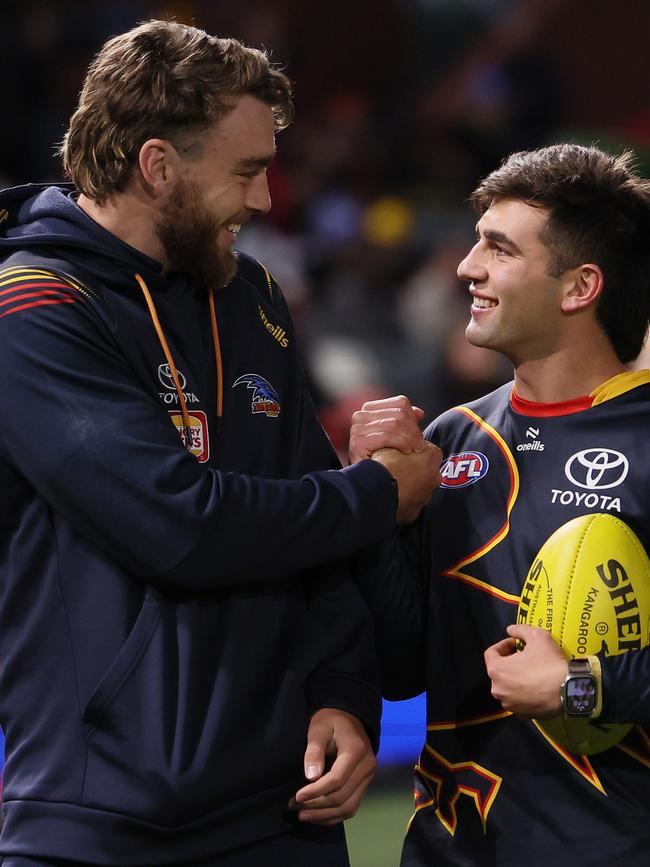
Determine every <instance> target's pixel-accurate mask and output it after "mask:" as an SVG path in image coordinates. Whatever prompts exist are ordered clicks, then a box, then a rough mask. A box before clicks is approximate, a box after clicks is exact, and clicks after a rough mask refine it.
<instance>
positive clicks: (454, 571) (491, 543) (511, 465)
mask: <svg viewBox="0 0 650 867" xmlns="http://www.w3.org/2000/svg"><path fill="white" fill-rule="evenodd" d="M455 411H456V412H462V413H463V414H464V415H466V416H467V417H468V418H469V419H470V420H471V421H473V422H474V424H475V425H477V426H478V427H480V428H481V430H483V431H485V433H486V434H487V435H488V436H489V437H491V438H492V439H493V440H494V442H495V443H496V444H497V446H498V448H499V450H500V451H501V452H502V453H503V456H504V458H505V459H506V464H507V465H508V470H509V472H510V490H509V492H508V501H507V504H506V518H505V522H504V524H503V526H502V527H501V529H500V530H499V531H498V533H496V534H495V535H494V536H493V537H492V538H491V539H489V540H488V541H487V542H486V543H485V544H484V545H481V547H480V548H479V549H478V550H477V551H474V552H472V553H471V554H469V555H468V556H467V557H464V558H463V559H462V560H460V561H459V562H458V563H455V564H454V565H453V566H452V567H451V568H450V569H446V570H445V571H444V572H443V573H442V574H443V575H446V576H447V577H448V578H456V579H458V580H459V581H464V582H465V583H467V584H471V585H472V586H473V587H476V588H477V589H478V590H483V591H485V592H486V593H489V594H490V595H492V596H496V597H497V598H498V599H502V600H503V601H504V602H511V603H512V604H513V605H519V596H518V595H515V594H513V593H506V591H505V590H500V589H499V588H498V587H493V586H492V585H491V584H488V583H487V581H481V580H480V579H479V578H474V577H473V576H472V575H468V574H467V573H466V572H462V571H461V570H462V569H464V568H465V567H466V566H469V565H470V563H474V562H476V560H480V558H481V557H483V556H484V555H485V554H487V552H488V551H491V550H492V549H493V548H495V547H496V546H497V545H498V544H499V542H502V541H503V539H505V537H506V536H507V535H508V533H509V532H510V513H511V512H512V509H513V506H514V505H515V502H516V500H517V496H518V494H519V470H518V469H517V464H516V462H515V459H514V457H513V455H512V452H511V451H510V449H509V448H508V444H507V443H506V441H505V440H504V439H503V437H502V436H501V434H499V433H498V432H497V431H496V430H495V429H494V428H493V427H492V425H490V424H488V423H487V422H486V421H484V420H483V419H482V418H481V417H480V416H478V415H477V414H476V413H475V412H474V411H473V410H471V409H469V408H468V407H466V406H457V407H455Z"/></svg>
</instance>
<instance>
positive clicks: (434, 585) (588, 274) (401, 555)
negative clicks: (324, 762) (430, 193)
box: [351, 144, 650, 867]
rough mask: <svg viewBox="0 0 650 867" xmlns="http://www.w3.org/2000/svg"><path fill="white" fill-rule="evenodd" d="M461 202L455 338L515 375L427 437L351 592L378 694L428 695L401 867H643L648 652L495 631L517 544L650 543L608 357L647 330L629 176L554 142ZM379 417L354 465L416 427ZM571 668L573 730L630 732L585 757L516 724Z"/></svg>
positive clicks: (615, 370) (643, 389) (647, 217)
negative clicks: (382, 539)
mask: <svg viewBox="0 0 650 867" xmlns="http://www.w3.org/2000/svg"><path fill="white" fill-rule="evenodd" d="M473 201H474V204H475V206H476V209H477V211H478V214H479V217H480V219H479V221H478V224H477V227H476V230H477V240H476V244H475V245H474V247H473V248H472V249H471V251H470V252H469V253H468V255H467V256H466V258H465V259H463V261H462V262H461V263H460V265H459V267H458V275H459V277H460V278H461V279H462V280H464V281H466V282H467V283H468V285H469V291H470V294H471V296H472V306H471V319H470V323H469V325H468V327H467V338H468V339H469V341H470V342H471V343H473V344H474V345H476V346H482V347H489V348H491V349H494V350H496V351H498V352H500V353H502V354H504V355H505V356H506V357H507V358H508V359H509V360H510V361H511V362H512V363H513V365H514V383H512V382H511V383H508V384H506V385H504V386H502V387H501V388H499V389H497V390H496V391H494V392H493V393H492V394H489V395H487V396H486V397H483V398H481V399H479V400H477V401H474V402H473V403H470V404H468V405H467V406H458V407H455V408H454V409H452V410H449V411H448V412H446V413H444V414H443V415H442V416H440V418H438V419H437V420H436V421H435V422H434V423H433V424H432V425H431V426H430V427H429V428H428V429H427V431H426V433H425V438H426V439H427V440H428V441H431V442H436V443H438V444H439V445H440V447H441V448H442V450H443V454H444V457H445V460H444V463H443V466H442V468H441V473H442V483H441V486H440V488H439V489H438V490H437V491H436V492H434V495H433V497H432V500H431V503H430V504H429V506H428V507H427V508H426V509H425V510H424V511H423V512H422V514H421V516H420V518H419V519H418V521H417V522H416V524H415V525H413V527H410V528H407V529H406V530H405V531H404V534H403V536H402V540H401V541H402V545H401V548H400V546H398V544H397V543H395V544H394V545H393V546H392V547H386V548H384V549H383V550H382V551H381V552H380V555H375V556H376V557H377V556H378V558H379V559H378V562H377V563H376V571H375V574H374V575H372V576H371V577H363V578H362V579H361V582H362V589H363V592H364V595H365V597H366V599H367V601H368V602H369V604H370V606H371V609H372V610H373V614H374V615H375V618H376V633H377V640H378V645H379V651H380V655H381V665H382V674H383V679H384V692H385V694H386V695H387V696H388V697H389V698H406V697H408V696H411V695H416V694H417V693H419V692H421V691H422V690H423V689H425V688H426V689H427V697H428V700H427V737H426V744H425V746H424V749H423V750H422V754H421V756H420V759H419V762H418V764H417V766H416V770H415V789H416V792H415V814H414V817H413V819H412V821H411V823H410V825H409V830H408V834H407V837H406V841H405V845H404V850H403V856H402V865H403V867H424V865H427V867H428V865H434V864H435V865H458V867H460V865H463V867H469V865H472V867H496V865H499V867H520V865H522V864H526V865H530V867H547V865H567V867H568V865H571V867H572V865H577V864H580V865H584V867H597V865H598V867H600V865H604V864H609V863H611V862H612V861H613V860H614V859H620V860H621V862H622V863H625V864H626V865H634V867H642V865H645V864H647V861H648V852H650V808H649V806H648V805H649V804H650V750H649V748H648V745H649V744H650V729H648V728H647V723H649V722H650V648H646V649H640V650H630V651H629V652H628V653H625V654H623V655H619V656H609V655H607V650H606V648H605V647H604V648H603V650H602V651H601V652H600V653H598V654H597V655H593V656H589V657H588V658H587V659H584V658H582V659H581V661H580V663H579V664H578V666H571V667H570V666H569V662H568V660H567V658H566V657H565V655H564V653H563V652H562V650H561V649H560V647H559V646H558V645H557V644H556V643H555V641H553V639H552V638H551V636H550V633H548V632H546V631H545V630H544V629H537V628H534V627H532V626H526V625H513V624H514V622H515V620H516V617H517V606H518V603H519V599H520V594H521V592H522V587H523V585H524V581H525V579H526V576H527V574H528V571H529V569H530V567H531V565H532V563H533V562H534V559H535V558H536V555H537V553H538V552H539V550H540V548H541V547H542V545H543V544H544V542H545V541H546V540H547V539H548V538H549V537H550V536H551V535H552V534H553V533H554V532H555V531H556V530H557V529H558V528H560V527H564V525H565V524H566V523H567V522H569V521H570V520H571V519H573V518H576V517H578V516H581V515H585V514H589V513H590V512H594V511H597V512H598V511H600V512H605V513H607V514H612V515H615V516H616V517H617V518H619V519H620V520H622V521H623V522H625V524H626V525H627V528H628V531H629V533H630V534H632V533H634V534H636V535H637V536H638V538H639V539H640V541H641V543H642V544H643V546H644V547H645V549H646V550H650V527H649V525H648V515H649V514H650V494H649V491H650V471H649V470H648V467H650V440H649V439H648V435H647V431H648V428H649V426H650V372H649V371H647V370H643V371H639V372H633V371H631V370H628V369H627V368H626V366H625V364H626V363H627V362H629V361H631V360H632V359H633V358H635V357H636V355H637V354H638V353H639V351H640V349H641V347H642V344H643V340H644V337H645V334H646V332H647V329H648V323H649V321H650V245H649V244H648V238H649V237H650V182H649V181H647V180H644V179H642V178H640V177H639V176H638V175H637V174H636V173H635V172H634V170H633V168H632V162H631V158H630V156H629V155H627V156H622V157H612V156H610V155H608V154H606V153H604V152H603V151H601V150H599V149H597V148H595V147H580V146H578V145H569V144H563V145H556V146H552V147H547V148H542V149H540V150H537V151H531V152H527V153H518V154H514V155H513V156H511V157H510V158H509V159H507V160H506V161H505V163H504V164H503V165H502V166H501V167H500V168H499V169H497V170H496V171H495V172H493V173H492V174H491V175H489V176H488V177H487V178H486V179H485V180H484V181H483V182H482V183H481V184H480V185H479V187H478V188H477V190H476V192H475V193H474V195H473ZM393 410H394V406H393V404H392V402H391V401H390V400H388V401H385V402H383V403H380V404H372V403H368V404H366V405H364V407H363V409H362V410H361V411H360V412H358V413H356V414H355V416H354V418H353V421H354V424H353V428H352V438H351V454H352V457H353V458H354V459H359V458H362V457H367V456H368V454H370V452H371V451H372V450H373V449H374V448H375V447H376V446H385V445H393V446H397V447H399V446H400V443H406V444H407V445H409V446H410V447H413V446H414V445H415V444H416V443H417V436H418V435H417V432H416V430H415V421H416V420H415V416H414V415H413V416H411V418H410V419H409V420H408V424H407V423H406V420H405V419H402V420H401V421H400V420H395V419H393V420H392V423H391V424H390V425H387V424H386V421H387V419H390V418H391V413H392V412H393ZM391 427H392V429H393V430H392V433H391ZM398 431H399V437H398V436H397V435H396V432H398ZM590 467H591V468H592V470H593V472H592V474H591V476H590V475H589V472H590V470H589V468H590ZM580 468H582V473H583V475H580ZM367 565H368V563H366V566H367ZM627 628H631V627H630V626H629V624H628V627H627ZM516 640H518V641H520V642H521V643H522V644H523V645H524V649H523V651H522V652H516V651H515V641H516ZM610 644H612V643H611V642H610ZM612 646H613V645H612ZM577 649H578V648H576V650H577ZM574 667H575V668H578V667H579V668H581V669H582V668H585V667H586V668H588V669H589V671H588V672H586V673H583V674H582V675H580V676H583V678H584V679H585V680H588V681H589V683H590V684H591V685H592V686H593V687H594V688H595V689H597V690H598V692H599V694H600V698H601V699H602V702H598V701H596V700H594V701H588V702H583V703H582V705H581V707H580V708H579V712H581V713H584V714H586V715H587V717H585V718H588V719H589V724H590V725H595V726H598V727H599V728H604V729H607V727H608V725H609V724H611V723H621V722H633V723H636V724H637V725H635V726H634V727H633V728H632V730H631V731H630V733H629V734H628V735H627V736H626V738H625V740H623V741H622V742H621V743H619V744H617V745H616V746H614V747H611V748H610V749H607V750H605V751H604V752H602V753H598V754H594V755H589V756H579V755H574V754H572V753H570V752H569V751H568V750H567V749H566V748H565V747H563V746H562V745H561V744H559V743H557V742H555V741H554V740H553V738H552V737H551V736H549V735H548V733H547V732H545V731H544V729H543V728H542V727H541V726H539V725H538V724H537V723H536V721H535V718H541V719H544V718H547V717H553V716H556V715H557V714H559V713H560V712H561V708H562V712H567V709H565V708H563V707H562V704H561V692H562V686H563V685H564V684H565V683H566V684H568V682H569V680H570V679H571V678H573V677H574ZM601 703H602V710H601V711H600V713H599V714H598V706H599V704H601Z"/></svg>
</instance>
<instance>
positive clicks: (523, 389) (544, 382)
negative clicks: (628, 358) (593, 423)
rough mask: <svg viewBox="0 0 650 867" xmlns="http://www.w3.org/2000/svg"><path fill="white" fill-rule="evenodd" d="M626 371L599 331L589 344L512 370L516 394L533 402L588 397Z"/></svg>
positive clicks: (552, 401) (528, 362)
mask: <svg viewBox="0 0 650 867" xmlns="http://www.w3.org/2000/svg"><path fill="white" fill-rule="evenodd" d="M601 334H602V337H601ZM626 369H627V368H626V367H625V365H624V364H622V363H621V362H620V361H619V359H618V357H617V356H616V353H615V352H614V350H613V348H612V346H611V344H610V343H609V340H608V339H607V338H606V337H605V335H604V334H603V333H602V332H600V329H599V334H597V335H594V339H593V340H592V341H591V343H590V344H586V345H584V346H583V347H577V346H576V347H571V348H570V349H565V350H563V351H560V352H558V353H556V354H554V355H552V356H549V357H547V358H542V359H536V360H533V361H525V362H522V363H521V364H518V365H517V366H516V367H515V392H516V393H517V394H518V395H519V397H522V398H524V400H531V401H534V402H536V403H557V402H559V401H564V400H573V399H574V398H576V397H582V396H583V395H587V394H590V393H591V392H592V391H593V390H594V389H595V388H598V386H599V385H602V383H603V382H605V381H606V380H608V379H611V377H613V376H616V375H617V374H619V373H623V372H624V371H625V370H626Z"/></svg>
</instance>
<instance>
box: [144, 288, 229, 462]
mask: <svg viewBox="0 0 650 867" xmlns="http://www.w3.org/2000/svg"><path fill="white" fill-rule="evenodd" d="M134 276H135V279H136V281H137V283H138V285H139V286H140V289H142V294H143V295H144V300H145V301H146V303H147V307H148V308H149V315H150V316H151V321H152V322H153V326H154V328H155V329H156V334H157V335H158V340H159V341H160V345H161V347H162V350H163V352H164V353H165V358H166V359H167V364H168V365H169V370H170V373H171V376H172V380H173V382H174V387H175V389H176V394H177V395H178V403H179V405H180V408H181V416H182V418H183V432H184V435H185V447H186V448H187V449H188V451H191V447H192V425H191V423H190V414H189V412H188V411H187V401H186V400H185V395H184V394H183V389H182V388H181V381H180V377H179V376H178V370H177V368H176V365H175V364H174V359H173V357H172V354H171V351H170V349H169V344H168V343H167V339H166V338H165V333H164V331H163V329H162V325H161V324H160V319H158V313H157V312H156V306H155V304H154V303H153V298H152V297H151V292H150V291H149V288H148V287H147V284H146V283H145V282H144V280H143V279H142V277H141V276H140V275H139V274H135V275H134ZM208 303H209V306H210V325H211V328H212V342H213V345H214V357H215V363H216V368H217V433H220V431H221V419H222V416H223V364H222V360H221V343H220V341H219V327H218V325H217V314H216V310H215V306H214V293H213V292H210V295H209V299H208Z"/></svg>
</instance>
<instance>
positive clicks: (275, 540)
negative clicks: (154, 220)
mask: <svg viewBox="0 0 650 867" xmlns="http://www.w3.org/2000/svg"><path fill="white" fill-rule="evenodd" d="M136 273H137V274H139V275H140V276H141V277H142V279H143V280H144V281H145V283H146V284H147V286H148V287H149V290H150V291H151V294H152V297H153V299H154V302H155V306H156V309H157V312H158V316H159V319H160V322H161V324H162V328H163V331H164V333H165V336H166V339H167V341H168V343H169V347H170V350H171V355H172V357H173V360H174V362H175V364H176V367H177V369H178V371H179V377H180V380H181V386H182V389H183V392H184V394H185V397H186V401H187V406H188V410H189V413H190V418H191V424H192V431H193V432H192V451H193V454H190V452H189V451H188V450H187V449H186V448H185V447H184V445H183V442H182V441H181V437H180V435H179V431H178V430H177V427H176V425H175V423H174V422H175V421H176V422H178V418H179V412H180V410H179V406H178V395H177V394H176V391H175V389H174V387H173V383H172V382H171V378H170V370H169V366H168V365H167V364H166V359H165V356H164V354H163V350H162V348H161V344H160V341H159V339H158V336H157V335H156V332H155V330H154V327H153V324H152V319H151V316H150V314H149V312H148V310H147V307H146V305H145V302H144V299H143V296H142V293H141V291H140V288H139V287H138V284H137V283H136V280H135V278H134V275H135V274H136ZM216 312H217V320H218V324H219V334H220V342H221V356H222V365H223V378H224V389H223V390H224V411H223V421H222V425H221V431H220V433H217V430H216V391H217V385H216V364H215V353H214V346H213V340H212V333H211V329H210V319H209V312H208V303H207V298H206V296H205V293H201V292H198V291H195V289H194V288H193V287H192V286H190V285H189V284H188V283H187V282H186V280H185V279H184V278H183V277H182V276H181V275H168V276H164V275H163V274H162V272H161V268H160V266H159V265H158V264H157V263H156V262H154V261H152V260H151V259H149V258H148V257H146V256H144V255H142V254H141V253H139V252H137V251H136V250H134V249H132V248H131V247H129V246H127V245H126V244H124V243H122V242H120V241H119V240H118V239H117V238H115V237H114V236H113V235H111V234H110V233H108V232H106V231H104V230H103V229H102V228H101V227H99V226H98V225H97V224H95V223H94V222H93V221H92V220H90V219H89V218H88V217H87V216H86V215H85V214H84V213H83V212H82V211H81V210H80V209H79V208H78V206H77V205H76V203H75V201H74V198H73V196H72V195H71V193H70V192H69V191H68V190H66V189H64V188H43V189H41V188H40V187H32V186H29V187H22V188H17V189H15V190H9V191H6V192H5V193H4V194H2V195H1V196H0V371H1V372H2V387H1V388H2V401H1V404H0V407H1V409H0V414H1V423H0V724H1V725H2V727H3V730H4V732H5V736H6V764H5V774H4V801H5V812H6V822H5V827H4V830H3V833H2V836H1V838H0V854H2V855H9V854H23V855H30V856H32V857H39V856H40V857H51V858H65V859H72V860H78V861H80V862H82V863H88V864H104V865H115V864H129V865H134V867H140V865H142V867H144V865H153V864H156V865H159V864H163V863H169V864H172V863H175V862H177V861H182V860H185V859H201V858H207V857H210V856H214V855H217V854H218V853H219V852H221V851H223V850H225V849H228V848H230V847H233V846H237V845H240V844H242V843H245V842H250V841H253V840H255V839H260V838H263V837H264V836H268V835H273V834H277V833H282V832H283V831H284V830H286V828H287V827H288V825H287V823H288V822H289V821H290V819H288V818H287V816H286V804H287V801H288V798H289V797H290V795H292V794H293V793H294V792H295V791H296V789H297V788H299V787H300V786H301V785H303V784H304V777H303V773H302V761H303V751H304V747H305V742H306V731H307V726H308V720H309V716H310V714H311V713H313V712H314V710H316V709H317V708H320V707H325V706H327V707H338V708H342V709H345V710H347V711H349V712H351V713H353V714H355V715H356V716H358V717H359V718H360V719H361V720H363V722H364V724H365V725H366V728H367V729H368V730H369V732H371V734H372V736H373V737H374V738H375V740H376V736H377V728H378V712H379V697H378V693H377V689H376V686H375V679H374V678H375V675H374V660H373V652H372V642H371V638H370V634H371V632H370V627H369V623H368V620H367V612H366V610H365V608H364V606H363V604H362V603H361V601H360V598H359V596H358V594H357V591H356V588H355V586H354V585H353V584H352V583H351V581H350V580H349V577H348V572H347V567H346V565H345V562H344V561H345V558H346V557H347V556H348V555H350V554H351V553H352V552H353V551H355V550H356V549H358V548H360V547H361V546H364V545H366V544H369V543H372V542H375V541H377V540H378V539H379V538H381V537H384V536H387V535H388V534H389V533H390V532H391V531H392V529H393V523H394V515H395V507H396V490H395V485H394V482H393V481H392V479H391V477H390V476H389V474H388V473H387V472H386V471H385V470H384V468H383V467H381V466H379V465H378V464H376V463H373V462H372V461H363V462H362V463H360V464H358V465H356V466H355V467H351V468H346V469H345V470H336V469H335V468H336V467H337V463H336V458H335V456H334V454H333V451H332V449H331V446H330V444H329V442H328V440H327V438H326V436H325V435H324V433H323V431H322V429H321V428H320V425H319V424H318V422H317V419H316V417H315V414H314V410H313V407H312V405H311V402H310V399H309V396H308V394H307V392H306V389H305V385H304V381H303V374H302V371H301V367H300V363H299V360H298V358H297V354H296V340H295V336H294V332H293V330H292V326H291V322H290V319H289V315H288V312H287V309H286V305H285V302H284V300H283V298H282V296H281V294H280V291H279V289H278V287H277V286H276V285H275V283H274V282H273V281H272V280H271V278H270V277H268V274H267V273H266V272H265V269H264V268H263V267H262V266H260V265H259V264H258V263H257V262H255V261H254V260H251V259H248V258H246V257H243V256H242V257H241V258H240V263H239V272H238V274H237V276H236V277H235V279H234V280H233V281H232V282H231V283H230V284H229V285H228V286H227V287H226V288H225V289H224V290H222V291H220V292H218V293H217V296H216ZM337 561H343V562H337Z"/></svg>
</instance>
